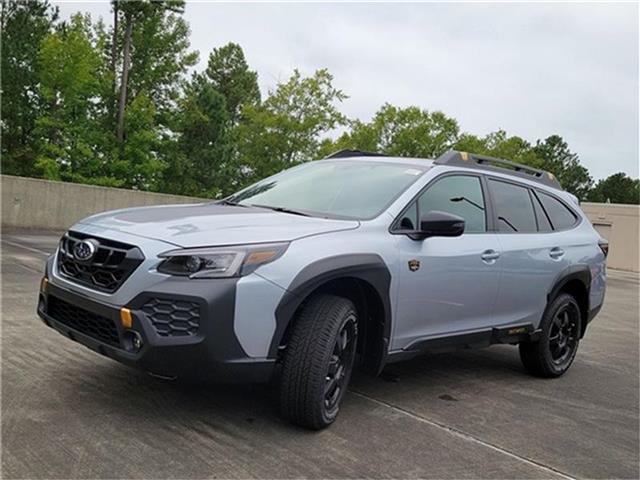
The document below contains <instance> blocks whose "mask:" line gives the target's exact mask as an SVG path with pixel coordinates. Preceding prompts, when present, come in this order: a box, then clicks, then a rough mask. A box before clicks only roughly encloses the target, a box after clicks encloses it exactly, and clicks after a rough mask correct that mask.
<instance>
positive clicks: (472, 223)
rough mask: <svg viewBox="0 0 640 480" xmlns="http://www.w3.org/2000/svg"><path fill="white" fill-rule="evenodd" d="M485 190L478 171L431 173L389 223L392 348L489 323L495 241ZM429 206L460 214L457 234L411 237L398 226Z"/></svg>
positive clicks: (496, 269) (406, 226)
mask: <svg viewBox="0 0 640 480" xmlns="http://www.w3.org/2000/svg"><path fill="white" fill-rule="evenodd" d="M485 197H486V192H484V188H483V185H482V182H481V179H480V177H479V176H477V175H471V174H469V175H467V174H446V175H444V176H441V177H438V178H436V179H435V180H434V181H432V182H431V183H430V184H429V185H428V186H427V187H426V189H425V190H424V192H423V193H422V194H421V195H420V196H419V197H418V199H417V200H416V201H415V202H414V203H412V204H411V205H410V206H409V207H408V208H407V210H406V211H405V213H404V214H403V215H402V216H401V218H400V219H399V221H398V223H397V225H395V226H394V230H393V231H394V234H395V237H396V240H395V242H396V248H397V253H398V263H399V265H398V266H397V270H396V271H397V272H398V290H397V303H396V312H395V322H394V324H395V327H394V335H393V342H392V345H391V348H392V350H397V349H402V348H407V347H409V346H410V345H411V344H414V343H416V342H419V341H422V340H428V339H429V338H432V337H439V336H444V335H457V334H464V333H471V332H473V331H474V330H478V329H483V328H488V327H490V326H491V325H492V324H493V312H494V308H495V301H496V297H497V293H498V283H499V280H500V268H501V263H500V253H501V252H500V246H499V243H498V239H497V236H496V234H495V233H492V232H488V231H487V219H488V215H487V210H486V202H485ZM432 210H437V211H442V212H448V213H452V214H454V215H458V216H460V217H462V218H464V219H465V232H464V233H463V234H462V235H461V236H460V237H454V238H445V237H431V238H427V239H424V240H413V239H411V238H410V237H409V236H408V235H406V234H402V233H401V232H402V231H408V230H411V229H414V228H416V227H417V226H418V219H419V218H420V216H421V215H422V214H424V213H427V212H429V211H432Z"/></svg>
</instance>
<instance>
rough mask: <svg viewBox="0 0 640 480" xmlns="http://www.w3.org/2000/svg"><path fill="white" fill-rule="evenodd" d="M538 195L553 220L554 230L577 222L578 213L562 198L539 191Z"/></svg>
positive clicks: (568, 226) (565, 227) (562, 228)
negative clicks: (566, 204) (562, 200)
mask: <svg viewBox="0 0 640 480" xmlns="http://www.w3.org/2000/svg"><path fill="white" fill-rule="evenodd" d="M538 197H539V198H540V202H542V206H543V207H544V209H545V211H546V212H547V215H548V216H549V219H550V220H551V224H552V225H553V229H554V230H565V229H567V228H571V227H572V226H573V225H574V224H575V223H576V220H577V217H576V215H575V214H574V213H573V212H572V211H571V210H569V208H568V207H567V206H565V205H564V204H563V203H562V202H561V201H560V200H557V199H556V198H554V197H552V196H551V195H547V194H546V193H543V192H538Z"/></svg>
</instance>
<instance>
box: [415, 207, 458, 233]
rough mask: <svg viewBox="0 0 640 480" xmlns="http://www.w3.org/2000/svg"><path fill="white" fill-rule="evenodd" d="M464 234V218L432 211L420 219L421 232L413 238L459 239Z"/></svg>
mask: <svg viewBox="0 0 640 480" xmlns="http://www.w3.org/2000/svg"><path fill="white" fill-rule="evenodd" d="M463 233H464V218H462V217H459V216H457V215H453V214H451V213H447V212H440V211H438V210H431V211H429V212H427V213H425V214H424V215H422V217H421V218H420V230H418V231H417V232H415V235H414V236H412V238H414V237H417V238H420V239H425V238H429V237H459V236H460V235H462V234H463Z"/></svg>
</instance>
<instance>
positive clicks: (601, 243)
mask: <svg viewBox="0 0 640 480" xmlns="http://www.w3.org/2000/svg"><path fill="white" fill-rule="evenodd" d="M598 246H599V247H600V250H602V253H604V258H607V255H609V242H607V241H606V240H599V241H598Z"/></svg>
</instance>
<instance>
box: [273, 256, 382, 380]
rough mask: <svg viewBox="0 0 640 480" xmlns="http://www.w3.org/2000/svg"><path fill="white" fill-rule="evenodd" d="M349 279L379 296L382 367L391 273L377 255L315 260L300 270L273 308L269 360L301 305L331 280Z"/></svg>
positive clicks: (276, 351)
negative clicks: (366, 286) (273, 326)
mask: <svg viewBox="0 0 640 480" xmlns="http://www.w3.org/2000/svg"><path fill="white" fill-rule="evenodd" d="M345 278H352V279H356V280H361V281H363V282H366V283H367V284H368V285H369V286H371V287H372V288H373V290H374V291H375V293H376V294H377V295H378V297H379V299H380V301H381V304H382V309H383V312H382V314H383V319H384V320H383V325H382V337H383V338H382V339H381V340H382V348H381V349H382V352H380V358H379V363H380V365H379V368H381V367H382V365H383V364H384V361H385V358H386V354H387V350H388V346H389V339H390V336H391V300H390V285H391V272H390V271H389V268H388V267H387V264H386V263H385V262H384V260H383V259H382V257H380V256H379V255H377V254H366V253H363V254H354V255H336V256H333V257H327V258H324V259H322V260H318V261H316V262H313V263H311V264H309V265H307V266H306V267H305V268H303V269H302V270H301V271H300V272H299V273H298V274H297V275H296V276H295V278H294V279H293V281H292V282H291V285H290V286H289V288H288V289H287V292H286V293H285V295H284V296H283V297H282V299H281V300H280V302H279V303H278V306H277V307H276V312H275V317H276V330H275V333H274V335H273V339H272V341H271V345H270V347H269V358H276V356H277V354H278V347H279V346H280V344H281V342H282V340H283V337H284V334H285V332H286V330H287V327H288V326H289V324H290V323H291V321H292V320H293V318H294V315H295V313H296V311H297V310H298V308H299V307H300V305H301V304H302V303H303V302H304V301H305V300H306V299H307V298H308V297H309V295H310V294H312V293H313V292H314V291H316V290H317V289H318V288H320V287H321V286H323V285H325V284H328V283H330V282H331V281H333V280H339V279H345Z"/></svg>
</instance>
